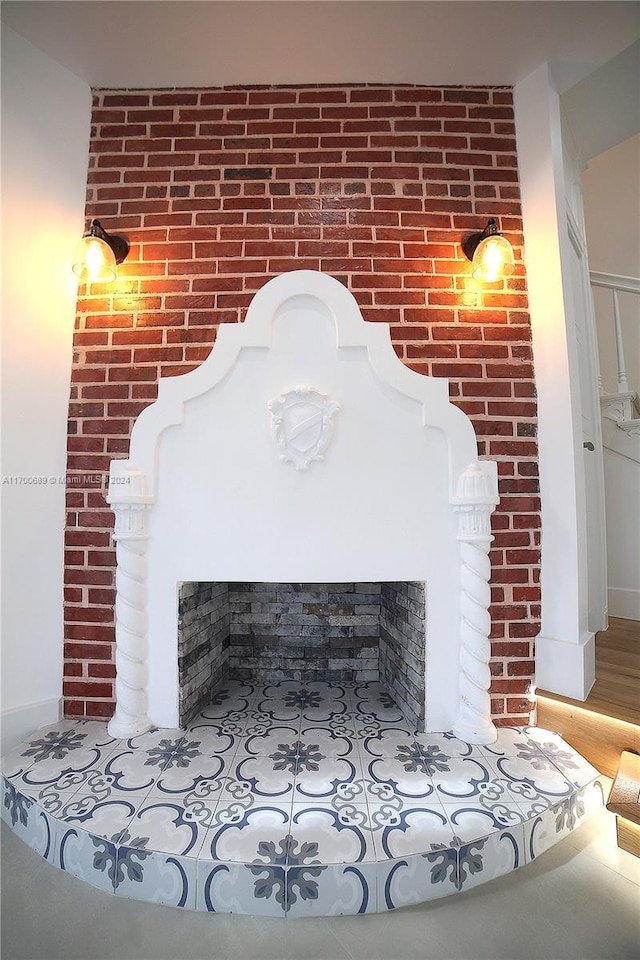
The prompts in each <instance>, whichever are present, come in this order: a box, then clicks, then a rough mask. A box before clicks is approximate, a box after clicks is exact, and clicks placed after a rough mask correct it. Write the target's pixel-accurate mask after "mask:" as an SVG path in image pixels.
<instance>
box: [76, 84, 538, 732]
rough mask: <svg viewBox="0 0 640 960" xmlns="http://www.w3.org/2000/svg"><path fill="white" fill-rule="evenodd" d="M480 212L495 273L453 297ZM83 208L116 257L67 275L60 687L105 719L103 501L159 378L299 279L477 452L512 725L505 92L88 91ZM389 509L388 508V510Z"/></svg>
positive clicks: (524, 659)
mask: <svg viewBox="0 0 640 960" xmlns="http://www.w3.org/2000/svg"><path fill="white" fill-rule="evenodd" d="M489 216H495V217H497V218H498V221H499V224H500V226H501V228H502V230H503V232H505V233H506V234H507V235H508V237H509V239H510V240H511V241H512V243H513V245H514V247H515V250H516V258H517V267H516V272H515V274H514V276H513V277H512V278H510V280H509V282H508V284H507V285H506V286H505V287H504V288H503V287H502V286H501V285H500V284H498V285H494V286H493V287H491V288H489V287H487V288H485V290H484V291H481V292H480V293H478V292H474V290H473V289H472V287H471V284H470V280H469V263H468V261H466V260H465V259H464V257H463V255H462V252H461V249H460V243H459V242H460V238H461V237H463V236H465V235H466V234H468V233H471V232H475V231H477V230H480V229H482V228H483V227H484V226H485V223H486V220H487V218H488V217H489ZM87 217H99V218H100V219H101V220H102V222H103V225H104V226H105V227H106V228H107V229H108V230H111V231H112V232H115V233H123V234H124V235H125V236H127V237H128V238H129V240H130V242H131V253H130V256H129V258H128V259H127V261H126V262H125V263H124V264H123V265H122V266H121V268H120V277H119V279H118V281H117V282H116V283H114V284H112V285H110V286H100V287H99V286H93V287H91V288H88V289H86V288H84V287H81V288H80V291H79V297H78V315H77V324H76V333H75V343H74V365H73V374H72V394H71V403H70V411H69V459H68V470H69V475H70V483H69V491H68V499H67V503H68V514H67V533H66V547H67V552H66V607H65V614H66V627H65V630H66V633H65V637H66V643H65V661H66V665H65V679H64V697H65V706H66V711H67V713H68V715H72V716H101V717H103V716H109V715H111V713H112V710H113V678H114V675H115V667H114V656H113V655H114V627H113V600H114V557H115V555H114V550H113V545H112V543H111V540H110V530H111V528H112V514H111V513H110V511H109V510H108V508H107V506H106V504H105V500H104V494H105V490H106V477H107V474H108V468H109V461H110V460H111V459H112V458H114V457H125V456H126V455H127V452H128V442H129V440H128V438H129V434H130V430H131V426H132V424H133V421H134V419H135V418H136V417H137V415H138V414H139V413H140V411H141V410H142V409H143V408H144V407H145V406H146V405H147V404H149V403H150V402H151V401H152V400H153V399H154V398H155V396H156V389H157V381H158V377H159V376H173V375H176V374H181V373H185V372H186V371H188V370H191V369H192V368H193V367H194V366H196V365H197V364H198V363H200V362H201V361H202V360H203V359H204V358H205V357H206V356H207V354H208V353H209V351H210V349H211V346H212V344H213V342H214V340H215V335H216V330H217V327H218V324H220V323H236V322H238V321H241V320H242V319H243V317H244V315H245V311H246V307H247V305H248V304H249V302H250V300H251V298H252V295H253V294H254V292H255V291H256V290H257V289H258V288H259V287H260V286H262V284H264V283H265V282H266V281H267V280H268V279H270V278H271V277H273V276H274V275H276V274H279V273H282V272H283V271H287V270H293V269H299V268H303V267H304V268H309V269H312V270H321V271H323V272H326V273H328V274H331V275H332V276H334V277H337V278H339V279H340V280H341V281H343V282H344V283H345V284H346V285H347V286H348V287H349V289H350V290H351V291H352V292H353V293H354V295H355V297H356V299H357V300H358V303H359V305H360V307H361V308H362V312H363V315H364V317H365V319H366V320H374V321H375V320H380V321H385V322H387V323H389V324H390V325H391V333H392V337H393V342H394V344H395V348H396V351H397V353H398V355H399V356H400V357H401V358H402V360H403V361H404V362H405V363H406V364H407V365H408V366H410V367H411V368H412V369H414V370H417V371H418V372H420V373H424V374H431V375H433V376H442V377H449V378H450V390H451V397H452V399H453V401H454V402H455V403H457V404H458V405H459V406H461V407H462V408H463V409H464V410H465V412H466V413H467V414H468V415H469V416H470V417H471V418H472V420H473V423H474V425H475V428H476V431H477V433H478V438H479V445H480V453H481V454H486V455H487V456H489V457H492V458H494V459H496V460H498V462H499V475H500V495H501V501H500V505H499V507H498V510H497V512H496V514H495V515H494V518H493V529H494V533H495V542H494V544H493V550H492V562H493V579H492V590H493V607H492V615H493V633H492V637H493V661H492V672H493V685H492V700H493V710H494V715H495V717H496V719H497V721H498V722H503V723H507V722H511V723H513V722H516V723H517V722H524V720H525V719H526V718H527V712H528V710H529V709H530V704H529V701H528V699H527V697H526V691H527V688H528V684H529V682H530V680H531V678H532V675H533V637H534V636H535V635H536V633H537V632H538V626H539V624H538V617H539V586H538V583H539V578H538V574H539V566H538V565H539V536H540V534H539V527H540V513H539V500H538V492H537V491H538V487H537V472H538V471H537V447H536V439H535V438H536V420H535V416H536V403H535V386H534V379H533V367H532V359H531V343H530V326H529V317H528V314H527V294H526V283H525V277H524V270H523V266H522V223H521V214H520V202H519V190H518V172H517V166H516V149H515V139H514V124H513V109H512V96H511V91H510V89H494V88H481V87H478V88H460V87H458V88H455V87H454V88H426V87H414V86H399V87H390V86H382V87H380V86H371V85H361V86H349V87H333V86H331V87H329V86H327V87H301V88H292V87H275V88H266V89H265V88H246V89H245V88H242V89H240V88H226V89H203V90H186V89H185V90H178V91H129V92H126V91H125V92H123V91H99V92H97V93H96V94H95V101H94V111H93V126H92V137H91V154H90V160H89V173H88V193H87ZM400 507H401V504H399V508H400Z"/></svg>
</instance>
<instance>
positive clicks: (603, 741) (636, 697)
mask: <svg viewBox="0 0 640 960" xmlns="http://www.w3.org/2000/svg"><path fill="white" fill-rule="evenodd" d="M537 699H538V724H539V725H540V726H541V727H546V728H547V729H549V730H557V731H558V732H559V733H560V734H561V735H562V736H563V737H564V738H565V740H566V741H567V742H568V743H570V744H571V745H572V746H573V747H575V748H576V750H578V751H579V752H580V753H582V755H583V756H585V757H586V758H587V760H589V761H590V762H591V763H592V764H593V765H594V766H595V767H597V769H598V770H600V772H601V773H604V774H606V775H607V776H610V777H613V776H615V773H616V770H617V766H618V762H619V760H620V754H621V752H622V751H623V750H635V751H636V752H640V622H638V621H637V620H621V619H617V618H611V619H610V620H609V627H608V629H607V630H604V631H602V632H601V633H598V635H597V636H596V682H595V683H594V685H593V687H592V688H591V691H590V692H589V696H588V697H587V699H586V700H584V701H582V700H572V699H570V698H569V697H561V696H559V695H558V694H555V693H548V692H547V691H546V690H538V691H537Z"/></svg>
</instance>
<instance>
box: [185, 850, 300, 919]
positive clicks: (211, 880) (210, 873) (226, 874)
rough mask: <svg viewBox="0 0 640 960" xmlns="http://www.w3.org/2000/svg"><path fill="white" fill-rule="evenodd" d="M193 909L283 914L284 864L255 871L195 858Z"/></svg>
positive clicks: (266, 915)
mask: <svg viewBox="0 0 640 960" xmlns="http://www.w3.org/2000/svg"><path fill="white" fill-rule="evenodd" d="M196 871H197V881H196V910H203V911H205V910H206V911H208V912H210V913H242V914H249V915H251V916H254V917H273V918H279V919H281V920H282V919H284V918H285V917H286V880H285V867H284V866H282V865H280V864H274V865H273V867H272V870H271V874H270V873H269V869H268V868H266V869H265V868H258V869H256V870H255V871H254V870H253V869H252V867H250V866H249V865H246V864H241V863H228V862H216V861H211V860H198V863H197V867H196Z"/></svg>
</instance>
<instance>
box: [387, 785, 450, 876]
mask: <svg viewBox="0 0 640 960" xmlns="http://www.w3.org/2000/svg"><path fill="white" fill-rule="evenodd" d="M369 824H370V826H371V830H372V832H373V834H374V843H375V848H376V853H377V857H378V861H379V862H380V863H381V864H382V863H384V861H385V859H387V860H394V859H397V858H398V857H409V856H413V855H414V854H418V853H425V852H427V851H429V850H430V849H431V846H432V844H434V843H437V844H439V845H441V846H445V847H449V846H452V845H453V844H454V835H453V830H452V829H451V825H450V823H449V820H448V818H447V815H446V812H445V810H444V808H443V807H442V805H441V804H440V803H438V802H437V801H427V802H426V803H420V802H417V801H413V800H412V801H410V802H407V801H402V800H401V799H400V798H399V797H397V796H396V797H391V798H390V799H389V800H388V801H387V802H380V803H372V802H371V800H370V801H369Z"/></svg>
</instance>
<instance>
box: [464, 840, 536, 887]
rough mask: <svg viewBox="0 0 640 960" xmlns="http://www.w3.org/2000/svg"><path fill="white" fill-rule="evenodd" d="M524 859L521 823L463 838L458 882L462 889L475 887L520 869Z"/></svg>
mask: <svg viewBox="0 0 640 960" xmlns="http://www.w3.org/2000/svg"><path fill="white" fill-rule="evenodd" d="M471 832H473V830H472V831H471ZM524 863H525V856H524V831H523V828H522V826H521V825H520V824H518V825H517V826H515V827H513V828H511V829H509V830H503V831H502V832H501V833H497V832H493V833H489V834H487V835H486V836H485V837H476V838H475V839H470V840H467V841H465V842H460V844H459V846H458V862H457V874H456V885H458V886H459V889H460V890H461V891H462V892H464V891H466V890H472V889H473V888H474V887H477V886H479V885H480V884H482V883H487V882H488V881H489V880H495V879H496V878H497V877H502V876H504V875H505V874H506V873H510V872H511V871H512V870H517V869H518V867H520V866H522V865H523V864H524Z"/></svg>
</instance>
